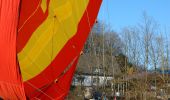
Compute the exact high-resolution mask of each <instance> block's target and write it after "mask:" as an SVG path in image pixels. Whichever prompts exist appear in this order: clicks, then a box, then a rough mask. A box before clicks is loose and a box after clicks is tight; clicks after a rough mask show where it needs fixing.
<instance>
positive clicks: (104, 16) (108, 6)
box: [98, 0, 170, 32]
mask: <svg viewBox="0 0 170 100" xmlns="http://www.w3.org/2000/svg"><path fill="white" fill-rule="evenodd" d="M144 11H145V12H146V13H147V15H149V16H151V17H153V18H154V19H155V20H156V22H158V23H159V24H160V25H161V26H162V27H166V29H168V30H169V29H170V0H103V3H102V6H101V8H100V11H99V15H98V19H99V20H102V21H104V22H105V23H106V24H108V25H109V26H111V28H112V29H113V30H115V31H118V32H119V31H120V30H121V29H122V28H123V27H125V26H133V25H137V23H140V22H141V20H142V13H143V12H144Z"/></svg>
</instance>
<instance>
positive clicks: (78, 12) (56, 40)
mask: <svg viewBox="0 0 170 100" xmlns="http://www.w3.org/2000/svg"><path fill="white" fill-rule="evenodd" d="M45 1H46V0H45ZM45 1H42V3H43V4H41V7H42V9H43V10H45V6H46V4H44V2H45ZM88 2H89V0H50V5H49V16H48V17H47V19H46V20H45V21H44V22H43V23H42V24H41V25H40V26H39V27H38V28H37V30H35V32H34V33H33V34H32V36H31V38H30V39H29V41H28V43H27V44H26V46H25V47H24V48H23V50H22V51H21V52H20V53H19V54H18V56H19V61H20V66H21V72H22V76H23V80H24V81H26V80H29V79H31V78H33V77H35V76H36V75H38V74H39V73H40V72H41V71H43V70H44V69H45V68H46V67H47V66H48V65H49V64H50V63H51V61H53V59H54V58H55V56H56V55H57V54H58V53H59V51H60V50H61V49H62V48H63V47H64V45H65V44H66V42H67V41H68V40H69V39H70V38H72V37H73V36H74V35H75V34H76V31H77V27H78V24H79V21H80V20H81V18H82V16H83V14H84V12H85V9H86V7H87V5H88ZM56 70H57V69H56Z"/></svg>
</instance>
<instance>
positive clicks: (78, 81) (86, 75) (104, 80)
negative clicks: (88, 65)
mask: <svg viewBox="0 0 170 100" xmlns="http://www.w3.org/2000/svg"><path fill="white" fill-rule="evenodd" d="M111 80H113V76H112V75H105V74H104V71H103V69H102V68H93V72H91V73H90V71H86V72H83V73H81V74H79V75H78V74H75V76H74V78H73V82H72V85H75V86H78V85H83V86H92V85H93V86H97V85H98V86H102V85H104V84H105V85H108V82H109V81H111Z"/></svg>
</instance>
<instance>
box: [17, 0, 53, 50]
mask: <svg viewBox="0 0 170 100" xmlns="http://www.w3.org/2000/svg"><path fill="white" fill-rule="evenodd" d="M41 1H42V0H22V2H21V11H20V20H19V26H18V36H17V52H20V51H21V50H22V49H23V48H24V46H25V45H26V43H27V41H28V40H29V38H30V37H31V35H32V33H33V32H34V31H35V30H36V29H37V27H38V26H39V25H41V24H42V23H43V21H44V20H45V19H46V18H47V16H48V5H49V1H50V0H47V10H46V11H45V13H44V12H43V11H42V9H41V6H40V4H41ZM25 27H26V28H27V30H26V29H25Z"/></svg>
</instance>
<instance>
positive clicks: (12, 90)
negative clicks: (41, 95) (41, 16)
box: [0, 0, 25, 100]
mask: <svg viewBox="0 0 170 100" xmlns="http://www.w3.org/2000/svg"><path fill="white" fill-rule="evenodd" d="M19 2H20V1H19V0H0V97H2V98H3V99H5V100H6V99H10V100H18V99H21V100H25V93H24V88H23V83H22V79H21V75H20V72H19V67H18V63H17V56H16V35H17V23H18V8H19Z"/></svg>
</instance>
